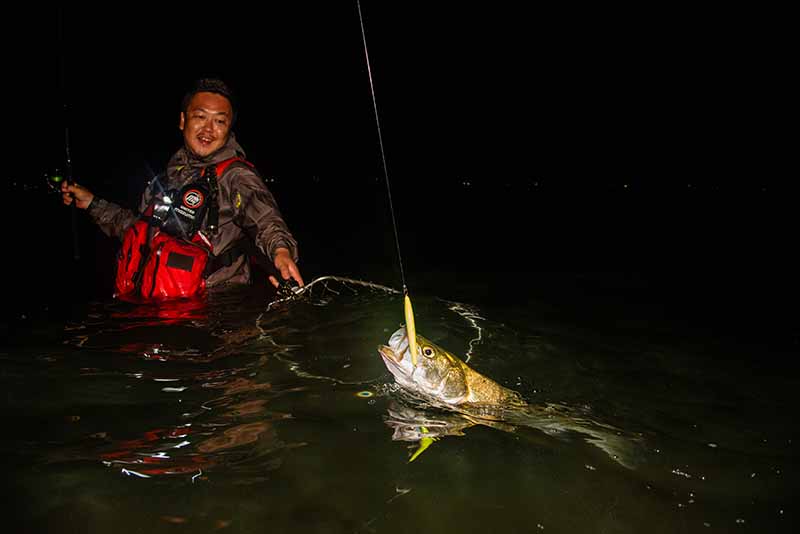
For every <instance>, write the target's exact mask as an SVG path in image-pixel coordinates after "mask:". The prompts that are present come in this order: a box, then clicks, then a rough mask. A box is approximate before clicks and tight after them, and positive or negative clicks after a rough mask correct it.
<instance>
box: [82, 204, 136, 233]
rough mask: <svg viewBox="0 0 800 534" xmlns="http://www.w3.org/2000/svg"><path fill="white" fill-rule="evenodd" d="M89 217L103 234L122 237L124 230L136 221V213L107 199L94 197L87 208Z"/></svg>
mask: <svg viewBox="0 0 800 534" xmlns="http://www.w3.org/2000/svg"><path fill="white" fill-rule="evenodd" d="M87 211H88V213H89V217H90V218H91V219H92V221H94V223H95V224H96V225H97V226H99V227H100V230H102V231H103V233H104V234H106V235H107V236H110V237H118V238H119V239H122V235H123V234H124V233H125V230H126V229H127V228H128V227H129V226H130V225H131V224H133V223H134V221H136V214H135V213H133V212H132V211H131V210H129V209H126V208H123V207H122V206H118V205H117V204H114V203H113V202H110V201H108V200H105V199H102V198H98V197H95V198H94V200H92V203H91V205H89V208H88V209H87Z"/></svg>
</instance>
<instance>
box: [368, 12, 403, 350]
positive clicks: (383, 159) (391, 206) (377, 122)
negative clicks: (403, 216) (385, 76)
mask: <svg viewBox="0 0 800 534" xmlns="http://www.w3.org/2000/svg"><path fill="white" fill-rule="evenodd" d="M356 5H357V6H358V21H359V23H360V24H361V40H362V42H363V43H364V56H365V58H366V61H367V75H368V77H369V89H370V92H371V93H372V109H373V111H374V112H375V125H376V126H377V128H378V145H379V146H380V149H381V162H382V163H383V176H384V178H385V180H386V194H387V196H388V197H389V212H390V213H391V215H392V228H394V243H395V246H396V247H397V260H398V262H399V263H400V279H401V280H402V282H403V296H404V303H405V318H406V332H407V336H408V345H409V350H410V351H411V362H412V363H413V364H414V366H416V364H417V331H416V327H415V326H414V312H413V310H412V308H411V298H410V297H409V295H408V286H407V285H406V275H405V271H404V270H403V255H402V254H401V253H400V235H399V234H398V232H397V219H396V218H395V215H394V204H393V203H392V188H391V186H390V185H389V171H388V169H387V167H386V152H385V151H384V149H383V135H382V134H381V121H380V118H379V117H378V101H377V100H376V98H375V85H374V84H373V82H372V67H371V66H370V63H369V51H368V50H367V34H366V32H365V31H364V17H363V16H362V15H361V1H360V0H356Z"/></svg>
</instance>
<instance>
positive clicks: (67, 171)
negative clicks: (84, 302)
mask: <svg viewBox="0 0 800 534" xmlns="http://www.w3.org/2000/svg"><path fill="white" fill-rule="evenodd" d="M58 45H59V46H58V82H59V83H58V85H59V90H60V92H61V104H62V109H63V119H62V120H63V121H64V155H65V160H64V175H63V176H60V175H59V174H56V175H54V176H51V177H50V180H51V181H52V182H54V183H55V184H57V185H58V186H59V187H60V185H61V183H60V182H62V181H66V182H67V183H70V182H72V155H71V154H70V150H69V108H68V107H67V97H66V92H67V90H66V86H67V83H66V76H65V71H66V69H65V66H64V63H65V61H64V47H65V44H64V21H63V14H62V8H60V7H59V8H58ZM75 203H76V200H75V199H74V198H73V199H72V204H70V207H69V211H70V219H71V226H72V254H73V257H74V258H75V261H78V260H80V259H81V253H80V248H79V246H78V216H77V212H78V210H77V208H76V206H75Z"/></svg>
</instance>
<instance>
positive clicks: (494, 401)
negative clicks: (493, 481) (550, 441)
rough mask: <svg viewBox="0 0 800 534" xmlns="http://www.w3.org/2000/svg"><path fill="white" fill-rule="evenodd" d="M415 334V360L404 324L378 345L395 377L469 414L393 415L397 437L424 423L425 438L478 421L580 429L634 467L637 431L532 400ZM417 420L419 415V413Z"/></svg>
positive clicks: (550, 430)
mask: <svg viewBox="0 0 800 534" xmlns="http://www.w3.org/2000/svg"><path fill="white" fill-rule="evenodd" d="M416 338H417V346H418V355H417V358H416V360H417V361H416V365H414V362H413V361H412V358H411V354H410V352H411V351H410V349H409V342H408V335H407V333H406V329H405V328H400V329H399V330H397V331H396V332H395V333H394V334H392V336H391V337H390V338H389V344H388V345H380V346H379V347H378V352H379V353H380V355H381V358H382V359H383V362H384V364H385V365H386V368H387V369H388V370H389V372H390V373H391V374H392V376H394V379H395V382H397V384H398V385H399V386H400V388H401V389H402V390H403V391H404V392H405V393H407V394H408V395H410V396H411V397H412V398H414V399H417V400H421V401H423V402H424V403H426V404H428V405H429V406H431V407H433V408H439V409H445V410H449V411H453V412H457V413H459V414H463V415H465V416H467V417H466V418H465V419H461V420H458V421H456V422H453V421H452V420H451V421H449V423H450V424H448V425H443V424H440V425H435V424H432V421H431V420H430V419H428V420H423V422H422V423H423V424H416V425H414V424H413V418H410V417H408V418H406V419H405V420H406V424H404V425H401V424H398V423H399V421H398V420H400V421H402V420H403V419H402V418H398V417H394V418H391V419H390V420H391V421H392V424H390V426H392V427H393V428H395V437H398V428H400V429H401V432H403V435H404V438H405V439H404V440H409V433H410V431H409V429H413V428H421V427H423V426H424V428H425V434H426V437H430V435H433V434H435V433H437V432H436V430H438V433H440V434H441V433H442V429H445V431H444V434H445V435H461V431H462V430H464V429H465V428H468V427H470V426H473V425H475V424H482V425H485V426H490V427H493V428H498V429H501V430H505V431H509V432H513V431H515V429H516V428H517V427H521V426H524V427H531V428H535V429H538V430H540V431H542V432H545V433H546V434H548V435H564V434H567V433H578V434H580V435H583V436H584V438H585V440H586V441H587V442H589V443H591V444H592V445H595V446H596V447H598V448H600V449H602V450H603V451H604V452H606V453H607V454H608V455H609V456H610V457H611V458H612V459H614V460H615V461H617V462H618V463H620V464H622V465H624V466H625V467H629V468H631V467H632V465H633V448H632V445H633V443H634V441H635V440H636V437H635V436H629V435H625V433H624V432H622V431H621V430H619V429H617V428H615V427H613V426H611V425H608V424H605V423H601V422H598V421H595V420H592V419H591V418H589V417H588V415H587V413H586V411H585V410H576V409H573V408H570V407H568V406H564V405H561V404H554V403H545V404H541V405H535V404H529V403H528V402H526V401H525V399H524V398H523V397H522V395H520V394H519V393H518V392H516V391H513V390H511V389H508V388H506V387H504V386H502V385H500V384H499V383H497V382H495V381H494V380H492V379H491V378H488V377H486V376H484V375H482V374H481V373H479V372H477V371H475V370H474V369H472V368H471V367H470V366H468V365H467V364H466V363H464V362H463V361H462V360H461V359H459V358H458V357H456V356H454V355H453V354H451V353H449V352H448V351H446V350H444V349H443V348H441V347H439V346H438V345H436V344H435V343H433V342H432V341H430V340H428V339H426V338H424V337H423V336H421V335H419V334H417V336H416ZM395 410H396V409H395ZM416 419H419V413H418V412H417V417H416ZM438 420H441V419H438ZM500 423H503V424H500ZM437 427H438V428H437ZM432 429H435V430H434V432H431V430H432ZM411 436H413V433H412V434H411ZM400 439H402V438H400Z"/></svg>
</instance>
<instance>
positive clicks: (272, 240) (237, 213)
mask: <svg viewBox="0 0 800 534" xmlns="http://www.w3.org/2000/svg"><path fill="white" fill-rule="evenodd" d="M229 195H230V202H231V206H232V207H233V213H234V221H236V224H238V225H239V226H240V227H241V228H242V229H243V230H244V231H245V232H246V233H247V235H249V236H251V237H252V238H253V241H254V242H255V245H256V246H257V247H258V248H259V249H260V250H261V252H263V253H264V254H266V255H267V257H268V258H269V259H270V260H274V259H275V257H274V254H273V253H274V251H275V249H277V248H280V247H284V248H287V249H289V252H290V253H291V256H292V258H293V259H294V261H298V259H299V257H298V247H297V241H296V240H295V239H294V237H293V236H292V234H291V232H290V231H289V228H288V226H287V225H286V222H285V221H284V220H283V216H282V215H281V212H280V210H279V209H278V203H277V202H276V201H275V197H274V196H273V195H272V193H271V192H270V191H269V189H267V186H266V184H265V183H264V180H262V179H261V177H260V176H258V175H257V174H255V173H254V172H252V171H251V170H249V169H236V174H235V175H234V176H232V180H231V188H230V191H229Z"/></svg>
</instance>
